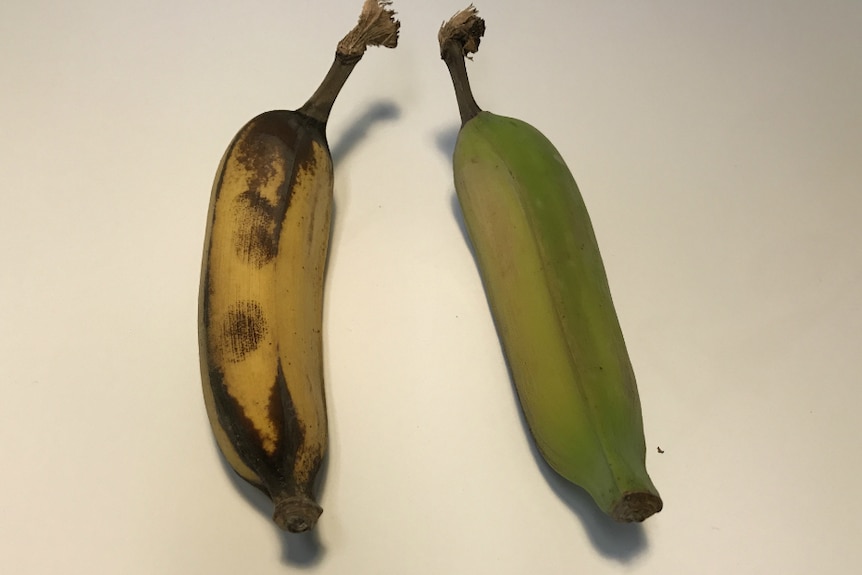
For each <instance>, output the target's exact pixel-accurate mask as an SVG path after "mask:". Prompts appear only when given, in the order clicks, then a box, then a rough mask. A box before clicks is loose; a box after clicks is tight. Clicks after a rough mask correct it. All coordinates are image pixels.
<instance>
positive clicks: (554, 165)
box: [454, 112, 661, 521]
mask: <svg viewBox="0 0 862 575" xmlns="http://www.w3.org/2000/svg"><path fill="white" fill-rule="evenodd" d="M454 172H455V189H456V191H457V194H458V199H459V202H460V204H461V209H462V211H463V214H464V220H465V222H466V225H467V230H468V233H469V236H470V240H471V243H472V245H473V249H474V251H475V254H476V258H477V260H478V265H479V270H480V273H481V276H482V281H483V285H484V288H485V291H486V294H487V297H488V301H489V304H490V307H491V311H492V315H493V317H494V321H495V324H496V327H497V332H498V334H499V336H500V340H501V341H502V345H503V351H504V353H505V356H506V359H507V361H508V365H509V369H510V371H511V373H512V376H513V379H514V382H515V387H516V388H517V391H518V397H519V400H520V404H521V406H522V408H523V411H524V414H525V416H526V419H527V423H528V424H529V427H530V430H531V432H532V435H533V437H534V439H535V442H536V444H537V446H538V448H539V451H540V452H541V454H542V455H543V457H544V458H545V459H546V461H547V462H548V463H549V464H550V465H551V467H552V468H554V469H555V470H556V471H557V472H558V473H559V474H560V475H562V476H563V477H565V478H566V479H568V480H569V481H571V482H572V483H575V484H576V485H579V486H581V487H583V488H584V489H585V490H586V491H587V492H589V493H590V495H591V496H592V497H593V498H594V499H595V501H596V503H597V504H598V505H599V507H601V508H602V510H604V511H605V512H606V513H608V514H609V515H611V516H613V517H615V518H616V519H618V520H621V521H631V520H635V521H640V520H642V519H643V517H633V518H632V517H629V516H627V513H628V511H627V510H626V509H623V507H625V505H623V506H622V507H620V505H621V502H622V501H623V500H624V499H625V497H624V496H626V495H629V496H631V495H632V494H635V495H634V496H635V497H636V498H637V497H643V496H644V494H652V495H654V496H655V500H657V506H658V508H659V509H660V507H661V502H660V499H658V494H657V492H656V489H655V487H654V486H653V484H652V481H651V480H650V478H649V475H648V474H647V471H646V465H645V458H646V447H645V442H644V432H643V420H642V416H641V406H640V400H639V398H638V391H637V386H636V383H635V376H634V372H633V370H632V366H631V362H630V360H629V356H628V353H627V351H626V345H625V342H624V341H623V335H622V331H621V330H620V324H619V321H618V319H617V315H616V311H615V310H614V305H613V302H612V300H611V294H610V290H609V288H608V281H607V276H606V274H605V269H604V265H603V264H602V259H601V255H600V254H599V248H598V245H597V243H596V238H595V234H594V233H593V228H592V224H591V223H590V218H589V215H588V214H587V210H586V207H585V206H584V202H583V199H582V197H581V194H580V191H579V190H578V186H577V184H576V183H575V180H574V178H573V177H572V174H571V172H570V171H569V169H568V167H567V166H566V164H565V162H564V161H563V159H562V157H560V154H559V152H557V150H556V149H555V148H554V146H553V145H552V144H551V142H550V141H548V139H547V138H545V137H544V136H543V135H542V134H541V133H540V132H539V131H538V130H536V129H535V128H533V127H532V126H530V125H529V124H526V123H524V122H522V121H520V120H515V119H512V118H506V117H503V116H497V115H494V114H491V113H489V112H480V113H479V114H478V115H477V116H475V117H474V118H473V119H471V120H469V121H468V122H466V123H465V124H464V126H463V128H462V129H461V131H460V134H459V136H458V141H457V144H456V146H455V154H454ZM652 505H653V506H655V505H656V501H653V502H652ZM654 511H658V509H655V510H654ZM650 514H651V513H650Z"/></svg>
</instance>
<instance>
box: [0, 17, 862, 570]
mask: <svg viewBox="0 0 862 575" xmlns="http://www.w3.org/2000/svg"><path fill="white" fill-rule="evenodd" d="M360 4H361V2H360V0H350V1H347V0H327V1H317V2H312V1H311V0H305V1H297V0H269V1H250V2H229V1H227V0H218V1H215V2H208V3H201V2H195V3H191V2H189V3H177V2H173V1H171V2H168V1H166V0H158V1H153V2H132V1H129V0H121V1H111V2H108V1H106V0H104V1H96V0H82V1H80V2H73V3H55V2H46V1H39V0H33V1H30V2H5V3H3V4H2V7H0V53H2V58H0V77H2V78H3V88H2V89H0V158H2V161H0V182H2V192H0V262H2V265H3V272H2V274H0V297H2V304H0V326H2V328H0V385H2V391H3V400H2V401H0V448H2V460H3V467H4V469H3V478H2V487H3V489H2V495H0V567H2V571H3V572H4V573H15V574H16V575H23V574H31V573H64V574H70V575H71V574H77V573H123V574H127V575H134V574H183V575H185V574H190V573H210V574H219V573H225V574H227V573H255V574H266V573H273V574H276V573H278V574H281V573H288V572H306V573H320V574H335V573H337V574H345V573H349V574H417V575H421V574H440V573H453V574H454V573H471V574H472V573H496V574H523V573H548V574H556V573H590V574H605V573H643V574H659V573H660V574H662V575H667V574H669V573H679V574H692V573H697V574H711V573H717V574H718V573H720V574H726V573H737V574H763V573H782V574H795V573H799V574H802V573H805V574H807V573H842V574H843V573H849V572H851V571H852V570H853V569H854V568H855V566H858V565H859V564H860V562H862V551H860V546H859V545H858V541H857V539H858V534H859V533H862V525H860V522H862V521H860V517H862V499H860V498H859V497H858V496H857V493H856V488H857V483H858V477H859V476H860V473H862V457H860V453H862V439H860V435H862V433H860V432H862V425H860V417H859V414H858V410H859V406H860V405H862V385H860V369H859V351H860V350H859V348H860V341H862V305H860V296H859V285H860V283H862V229H860V223H859V222H860V219H862V161H860V150H862V105H861V104H860V102H862V34H860V33H859V31H860V30H862V5H860V4H859V2H857V1H856V0H845V1H823V2H807V1H803V0H794V1H791V0H786V1H784V2H767V1H762V2H753V3H751V2H736V1H733V2H706V1H691V2H670V1H665V0H655V1H652V2H634V1H630V2H586V1H572V2H561V1H560V2H554V1H551V0H546V1H536V2H531V3H529V6H530V10H529V11H528V10H527V8H526V6H527V5H526V4H524V3H522V2H521V3H519V2H515V1H497V2H492V1H487V2H484V3H480V4H478V8H479V9H480V13H481V14H482V15H483V16H484V17H485V19H486V21H487V24H488V31H487V34H486V37H485V40H484V41H483V43H482V48H481V50H480V52H479V54H478V55H477V56H476V58H475V60H474V62H472V63H469V65H468V68H469V71H470V73H471V78H472V82H473V85H474V89H475V92H476V97H477V100H478V101H479V103H480V105H482V106H483V107H484V108H486V109H489V110H492V111H495V112H498V113H502V114H507V115H512V116H517V117H520V118H522V119H525V120H527V121H529V122H531V123H533V124H534V125H535V126H537V127H538V128H540V129H541V130H543V131H544V132H545V133H546V134H547V135H548V136H549V137H550V138H551V140H552V141H554V142H555V143H556V145H557V146H558V147H559V149H560V150H561V152H562V153H563V155H564V156H565V157H566V158H567V160H568V162H569V164H570V167H571V168H572V170H573V171H574V173H575V176H576V178H577V179H578V181H579V184H580V186H581V189H582V191H583V193H584V196H585V198H586V201H587V204H588V207H589V209H590V212H591V214H592V217H593V222H594V225H595V227H596V230H597V234H598V236H599V243H600V245H601V247H602V251H603V255H604V259H605V263H606V266H607V268H608V272H609V276H610V281H611V288H612V290H613V293H614V296H615V301H616V304H617V309H618V312H619V314H620V317H621V321H622V324H623V330H624V332H625V334H626V337H627V340H628V342H629V349H630V353H631V355H632V359H633V362H634V364H635V370H636V372H637V374H638V377H639V386H640V392H641V397H642V401H643V408H644V417H645V421H646V433H647V441H648V466H649V469H650V471H651V474H652V477H653V479H654V480H655V483H656V484H657V486H658V487H659V489H660V491H661V493H662V495H663V497H664V501H665V510H664V511H662V512H661V513H660V514H659V515H657V516H655V517H654V518H652V519H650V520H648V521H647V522H646V523H645V524H644V525H642V526H638V527H632V526H617V525H614V524H612V523H610V522H609V521H607V520H605V519H604V518H603V517H601V516H600V515H599V513H598V512H597V511H596V510H595V508H594V506H593V504H592V503H591V502H590V501H589V500H588V499H587V498H586V497H585V496H584V495H583V494H582V493H581V492H580V491H579V490H577V489H576V488H573V487H570V486H568V485H567V484H565V482H564V481H562V480H561V479H558V478H557V477H556V476H554V475H553V474H552V473H551V472H550V471H549V470H548V468H547V466H545V465H544V464H543V463H541V462H540V461H539V460H538V459H537V458H536V455H535V452H534V451H533V450H532V448H531V442H530V441H529V440H528V438H527V435H526V431H525V428H524V427H523V424H522V421H521V419H520V415H519V412H518V408H517V404H516V402H515V399H514V395H513V392H512V388H511V384H510V382H509V380H508V376H507V374H506V370H505V367H504V363H503V359H502V356H501V354H500V350H499V346H498V342H497V340H496V337H495V333H494V330H493V326H492V323H491V318H490V315H489V312H488V309H487V305H486V303H485V299H484V295H483V293H482V291H481V286H480V283H479V278H478V275H477V273H476V270H475V267H474V264H473V261H472V259H471V256H470V252H469V250H468V248H467V245H466V244H465V241H464V238H463V237H462V235H461V232H460V229H459V225H458V220H457V216H456V213H457V210H455V209H454V208H453V206H454V204H453V200H452V198H453V185H452V175H451V164H450V153H451V147H452V145H453V141H454V134H455V130H456V129H457V118H458V115H457V110H456V106H455V99H454V95H453V92H452V88H451V85H450V83H449V78H448V74H447V72H446V68H445V66H444V64H443V63H442V61H441V60H440V59H439V57H438V53H437V46H436V33H437V29H438V27H439V25H440V23H441V22H442V21H443V20H444V19H446V18H448V17H449V16H450V15H451V14H453V13H454V12H455V11H457V10H459V9H461V8H463V7H465V5H466V3H461V2H453V1H449V0H446V1H441V2H433V3H432V2H416V1H413V2H411V1H409V0H400V1H398V2H397V3H396V8H397V9H398V11H399V14H400V19H401V21H402V24H403V27H402V33H401V45H400V46H399V47H398V48H397V49H396V50H394V51H392V50H383V49H374V50H371V51H370V52H369V53H368V54H367V55H366V57H365V59H364V60H363V61H362V62H361V63H360V64H359V66H358V67H357V68H356V70H355V72H354V74H353V76H352V77H351V79H350V81H349V82H348V84H347V86H346V88H345V90H344V92H343V93H342V95H341V97H340V98H339V100H338V101H337V102H336V105H335V109H334V111H333V115H332V118H331V121H330V125H329V130H328V134H329V139H330V143H331V145H332V148H333V150H334V152H335V156H336V162H337V165H336V170H337V176H336V200H337V214H336V221H335V226H336V228H335V235H334V243H333V246H332V256H331V265H330V270H329V276H328V278H329V279H328V285H327V289H328V292H327V311H326V325H325V328H326V343H327V357H326V373H327V385H328V388H327V392H328V394H329V409H330V416H331V436H332V439H331V456H330V459H329V464H328V468H327V473H326V476H325V481H324V491H323V495H322V504H323V507H324V508H325V512H324V515H323V517H322V519H321V521H320V524H319V528H318V530H317V532H316V535H315V536H314V537H289V536H283V535H281V534H280V533H279V532H278V531H277V529H276V528H275V526H274V525H273V524H272V522H271V521H270V519H269V507H268V505H267V504H266V502H265V501H264V500H263V499H262V498H261V497H260V496H258V495H256V494H254V493H252V492H251V490H250V489H248V488H246V487H244V486H242V485H241V484H240V483H239V482H238V481H237V480H235V479H234V477H233V475H232V474H231V473H229V472H228V471H227V470H226V468H225V467H224V465H223V464H222V462H221V459H220V458H219V456H218V455H217V452H216V449H215V446H214V443H213V440H212V438H211V433H210V429H209V426H208V424H207V421H206V416H205V413H204V409H203V401H202V397H201V393H200V380H199V373H198V360H197V333H196V298H197V288H198V274H199V263H200V253H201V248H202V240H203V232H204V225H205V216H206V209H207V202H208V197H209V191H210V185H211V179H212V176H213V174H214V171H215V169H216V165H217V163H218V160H219V158H220V156H221V154H222V152H223V150H224V148H225V146H226V145H227V143H228V141H229V140H230V138H231V137H232V136H233V134H234V132H235V131H236V130H237V129H238V128H239V127H240V126H241V125H242V124H243V123H244V122H245V121H246V120H247V119H249V118H250V117H251V116H253V115H254V114H257V113H258V112H261V111H264V110H267V109H271V108H295V107H298V106H299V105H301V104H302V103H303V102H304V101H305V99H306V97H307V96H308V95H309V94H311V92H312V91H313V90H314V88H315V87H316V86H317V83H318V82H319V80H320V79H321V78H322V77H323V74H324V73H325V72H326V69H327V67H328V66H329V64H330V61H331V59H332V54H333V52H334V48H335V45H336V43H337V41H338V40H339V39H340V38H341V36H342V35H343V34H344V33H345V32H346V31H347V29H349V28H350V26H352V25H353V23H354V22H355V18H356V15H357V14H358V10H359V5H360ZM659 446H660V447H661V448H662V449H664V451H665V452H664V454H659V453H657V447H659Z"/></svg>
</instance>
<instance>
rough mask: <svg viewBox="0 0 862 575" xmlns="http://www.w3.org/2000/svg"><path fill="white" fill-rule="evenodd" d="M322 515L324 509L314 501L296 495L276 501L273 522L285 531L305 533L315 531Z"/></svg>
mask: <svg viewBox="0 0 862 575" xmlns="http://www.w3.org/2000/svg"><path fill="white" fill-rule="evenodd" d="M321 513H323V508H321V507H320V505H318V504H317V503H315V502H314V501H313V500H312V499H310V498H308V497H304V496H301V495H298V496H297V495H294V496H290V497H285V498H284V499H277V500H276V501H275V511H273V514H272V520H273V521H275V524H276V525H278V526H279V527H280V528H281V529H282V530H283V531H288V532H290V533H304V532H306V531H311V530H312V529H314V526H315V525H316V524H317V518H318V517H320V514H321Z"/></svg>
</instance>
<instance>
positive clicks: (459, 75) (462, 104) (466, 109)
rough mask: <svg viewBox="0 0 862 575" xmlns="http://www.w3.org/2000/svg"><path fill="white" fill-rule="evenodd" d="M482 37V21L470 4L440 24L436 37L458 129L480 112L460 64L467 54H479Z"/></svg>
mask: <svg viewBox="0 0 862 575" xmlns="http://www.w3.org/2000/svg"><path fill="white" fill-rule="evenodd" d="M484 33H485V21H484V20H482V19H481V18H479V16H478V14H477V11H476V8H474V7H473V5H472V4H471V5H470V7H468V8H466V9H464V10H462V11H460V12H458V13H457V14H455V15H454V16H452V18H450V19H449V21H448V22H446V23H444V24H443V26H442V27H441V28H440V32H439V34H438V35H437V38H438V40H439V42H440V56H441V57H442V58H443V61H444V62H445V63H446V67H447V68H449V75H450V76H451V77H452V86H453V87H454V88H455V99H456V100H457V101H458V111H459V112H460V113H461V125H462V126H463V125H464V124H466V123H467V122H468V121H470V120H471V119H473V118H474V117H475V116H476V115H477V114H478V113H479V112H481V111H482V109H481V108H480V107H479V105H478V104H477V103H476V99H475V98H474V97H473V90H472V89H471V88H470V79H469V78H468V77H467V65H466V63H465V62H464V60H465V58H468V57H469V55H470V54H473V53H475V52H478V51H479V41H480V40H481V39H482V35H483V34H484Z"/></svg>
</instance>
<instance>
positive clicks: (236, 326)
mask: <svg viewBox="0 0 862 575" xmlns="http://www.w3.org/2000/svg"><path fill="white" fill-rule="evenodd" d="M267 330H268V327H267V321H266V316H265V315H264V313H263V308H262V307H261V306H260V303H258V302H256V301H238V302H236V303H235V304H233V305H231V306H230V307H229V308H228V309H227V312H226V313H225V316H224V319H223V320H222V338H223V341H224V342H225V348H226V349H225V359H226V360H227V361H229V362H231V363H238V362H241V361H242V360H243V359H245V357H246V356H247V355H248V354H249V353H251V352H253V351H254V350H256V349H257V347H258V346H259V345H260V343H261V341H263V338H264V336H265V335H266V333H267Z"/></svg>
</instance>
